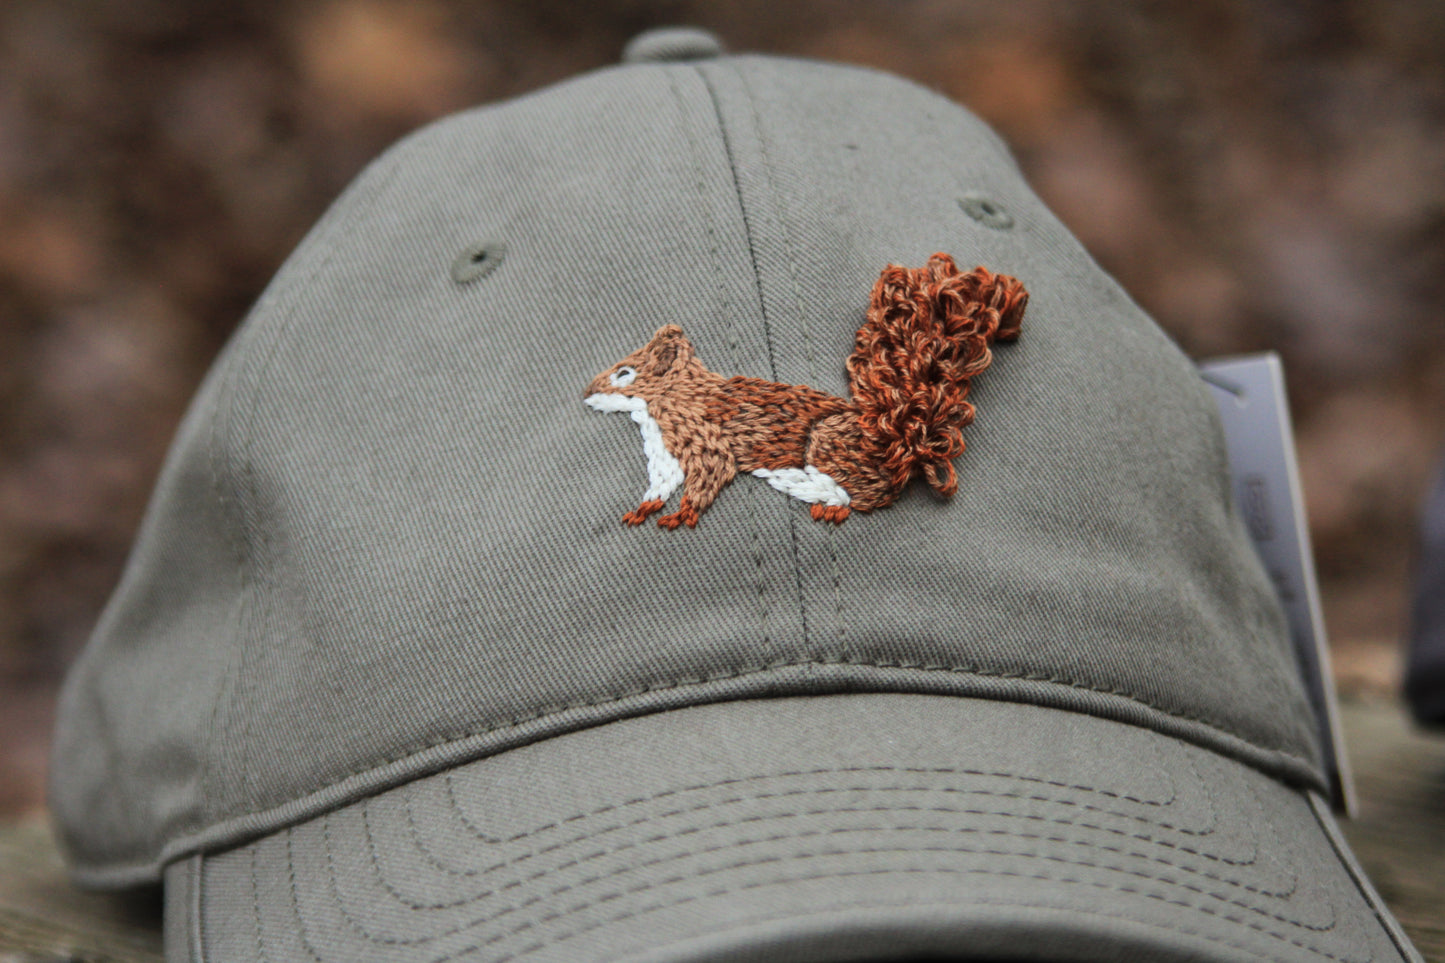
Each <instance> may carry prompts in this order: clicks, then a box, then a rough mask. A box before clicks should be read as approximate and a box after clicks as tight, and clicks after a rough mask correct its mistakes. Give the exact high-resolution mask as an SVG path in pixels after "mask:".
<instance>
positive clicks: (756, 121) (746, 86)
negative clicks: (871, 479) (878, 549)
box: [731, 61, 848, 657]
mask: <svg viewBox="0 0 1445 963" xmlns="http://www.w3.org/2000/svg"><path fill="white" fill-rule="evenodd" d="M731 67H732V69H733V72H734V73H735V74H736V75H737V78H738V83H739V85H740V86H741V87H742V89H743V93H744V94H745V95H746V97H747V100H748V111H749V113H750V114H751V115H752V119H753V130H754V132H756V134H757V137H758V150H759V151H760V152H761V154H762V158H763V173H764V175H765V176H766V177H767V182H768V188H769V191H770V193H771V194H772V197H773V202H774V203H773V210H774V213H775V215H776V218H777V222H778V228H779V230H780V231H781V232H782V235H783V236H782V247H783V260H784V263H785V264H786V267H787V270H788V280H789V284H790V286H791V293H792V298H793V311H794V315H795V317H796V319H797V328H798V333H799V334H800V335H801V336H802V339H803V362H804V366H805V368H806V374H807V382H806V383H807V384H817V372H818V358H817V353H816V351H815V349H814V347H813V337H812V335H811V334H809V332H808V315H807V312H805V311H804V310H803V294H802V283H801V281H800V278H799V274H800V272H799V270H798V254H797V251H798V242H797V239H796V238H795V237H794V236H793V229H792V227H791V226H790V225H789V224H788V212H787V211H786V210H785V209H784V208H783V205H782V204H781V203H779V202H778V198H779V197H780V196H781V192H780V191H779V190H778V177H777V169H776V166H775V165H774V163H773V157H772V154H771V153H770V152H769V149H768V135H767V133H766V132H765V131H764V130H763V122H762V117H761V115H760V114H759V113H758V99H757V96H756V94H755V93H754V91H753V88H752V85H751V84H750V83H749V82H748V76H747V73H746V72H745V71H744V70H743V69H742V68H741V67H740V66H739V65H738V64H737V62H736V61H734V62H733V63H732V64H731ZM758 284H759V288H760V289H761V285H762V278H761V276H759V279H758ZM788 521H789V524H790V526H791V527H792V535H793V559H794V562H795V563H796V565H797V578H798V607H799V611H800V614H801V617H802V622H803V642H804V644H805V645H806V644H807V643H808V641H809V633H808V617H807V606H806V603H805V602H804V595H803V590H802V581H803V566H802V561H801V555H800V554H799V548H798V539H799V532H798V519H797V518H796V516H795V515H794V514H793V513H789V518H788ZM835 528H836V526H828V528H827V530H826V531H825V532H824V541H825V544H826V545H827V547H828V563H829V571H830V572H831V574H832V588H833V616H834V621H835V623H836V626H837V631H836V633H835V635H836V644H837V647H838V648H837V651H838V653H839V655H840V657H841V656H842V654H843V653H846V652H847V649H848V646H847V642H846V641H845V640H846V638H847V629H846V625H845V622H844V619H843V600H842V596H841V582H842V572H841V569H840V566H839V563H838V541H837V532H836V531H835Z"/></svg>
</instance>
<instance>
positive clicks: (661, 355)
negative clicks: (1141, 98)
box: [645, 324, 693, 374]
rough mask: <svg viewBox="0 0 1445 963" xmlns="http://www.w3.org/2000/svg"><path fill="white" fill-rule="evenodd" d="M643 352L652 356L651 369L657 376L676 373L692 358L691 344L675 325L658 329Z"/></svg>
mask: <svg viewBox="0 0 1445 963" xmlns="http://www.w3.org/2000/svg"><path fill="white" fill-rule="evenodd" d="M645 350H646V352H647V353H648V354H650V355H652V367H653V370H654V371H655V372H656V373H657V374H667V373H669V372H671V371H676V370H677V369H679V368H681V367H682V366H683V365H685V364H687V363H688V362H689V361H691V360H692V358H693V350H692V342H690V341H688V340H687V335H685V334H683V333H682V328H679V327H678V326H677V325H675V324H669V325H666V326H664V327H661V328H658V330H657V333H656V334H654V335H653V336H652V340H651V341H649V342H647V348H646V349H645Z"/></svg>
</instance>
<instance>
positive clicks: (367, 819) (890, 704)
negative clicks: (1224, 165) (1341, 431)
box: [52, 30, 1417, 963]
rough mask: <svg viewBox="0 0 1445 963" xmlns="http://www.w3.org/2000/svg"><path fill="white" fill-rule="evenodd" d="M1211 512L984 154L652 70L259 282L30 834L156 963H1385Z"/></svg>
mask: <svg viewBox="0 0 1445 963" xmlns="http://www.w3.org/2000/svg"><path fill="white" fill-rule="evenodd" d="M975 265H977V266H978V268H977V269H974V266H975ZM985 369H986V370H985ZM639 399H640V400H639ZM623 414H626V415H627V417H621V415H623ZM639 430H640V434H641V438H640V439H639ZM1229 491H1230V490H1229V479H1228V469H1227V465H1226V460H1225V454H1224V450H1223V445H1222V441H1221V436H1220V428H1219V422H1218V415H1217V412H1216V411H1215V409H1214V402H1213V400H1212V398H1211V397H1210V395H1209V392H1208V390H1207V388H1206V386H1205V385H1204V383H1203V382H1202V381H1201V379H1200V377H1199V375H1198V373H1197V371H1196V369H1195V368H1194V367H1193V365H1192V364H1191V363H1190V361H1189V360H1188V359H1187V358H1186V357H1185V356H1184V355H1183V354H1182V353H1181V352H1180V351H1179V350H1178V348H1177V347H1176V346H1175V345H1174V344H1173V343H1171V341H1170V340H1169V339H1168V338H1167V337H1166V336H1165V335H1164V334H1163V333H1162V332H1161V331H1160V330H1159V329H1158V328H1157V327H1156V326H1155V324H1154V323H1153V322H1152V321H1151V320H1150V319H1149V318H1148V317H1147V316H1146V315H1145V314H1144V313H1143V312H1142V311H1141V310H1140V309H1139V308H1138V307H1136V306H1135V305H1134V304H1133V303H1132V302H1131V301H1130V300H1129V298H1128V297H1127V295H1125V294H1124V293H1123V292H1122V291H1121V290H1120V288H1119V287H1118V285H1117V284H1116V283H1115V282H1114V281H1113V280H1112V279H1110V278H1109V277H1108V276H1107V275H1106V274H1105V273H1104V272H1103V271H1102V270H1100V268H1099V267H1098V266H1097V265H1096V264H1095V263H1094V262H1093V261H1092V260H1091V259H1090V257H1089V256H1088V254H1087V253H1086V252H1085V251H1084V250H1083V248H1082V247H1081V246H1080V245H1079V243H1078V242H1077V241H1076V240H1075V239H1074V238H1073V237H1072V236H1071V235H1070V234H1069V233H1068V231H1067V230H1066V229H1065V228H1064V227H1063V226H1062V225H1061V224H1060V223H1059V222H1058V221H1057V220H1056V219H1055V218H1054V217H1053V215H1052V214H1050V213H1049V211H1048V210H1047V209H1046V208H1045V207H1044V206H1043V205H1042V204H1041V203H1040V201H1039V200H1038V199H1037V198H1036V197H1035V196H1034V195H1033V193H1032V192H1031V191H1030V190H1029V188H1028V187H1027V186H1026V185H1025V183H1024V181H1023V180H1022V178H1021V176H1020V174H1019V171H1018V169H1017V167H1016V166H1015V164H1014V161H1013V160H1012V159H1011V157H1010V156H1009V153H1008V151H1007V150H1006V148H1005V147H1004V146H1003V145H1002V144H1001V142H1000V141H999V139H998V138H997V137H996V136H995V135H994V134H993V133H992V132H991V131H990V130H989V128H988V127H986V126H985V125H984V124H983V123H981V122H980V121H979V120H977V119H976V118H974V117H973V116H972V115H971V114H969V113H968V112H966V111H965V110H964V109H962V108H961V107H958V106H956V105H955V104H953V103H951V102H949V101H948V100H946V99H944V98H942V97H940V96H938V95H936V94H934V93H932V92H929V91H927V90H924V89H922V88H920V87H918V86H915V85H913V84H911V83H909V82H906V81H904V80H901V79H898V78H896V77H892V76H889V75H886V74H882V73H878V72H875V71H872V70H865V69H858V68H853V67H844V66H835V65H828V64H822V63H815V62H808V61H802V60H792V59H782V58H776V57H765V56H731V55H727V54H725V53H723V51H722V50H721V48H720V45H719V44H718V43H717V41H716V40H714V39H713V38H711V37H710V36H708V35H707V34H703V33H699V32H697V31H687V30H670V31H663V32H660V33H651V34H646V35H644V36H643V37H640V38H638V39H637V40H636V41H634V42H633V43H632V44H631V45H630V46H629V48H628V50H627V52H626V55H625V57H624V62H623V63H622V64H621V65H619V66H616V67H612V68H609V69H603V70H599V71H597V72H594V73H589V74H586V75H584V76H581V77H578V78H576V79H573V80H570V81H568V82H565V83H562V84H559V85H557V86H555V87H551V88H549V89H546V90H543V91H540V92H537V93H533V94H530V95H528V96H524V97H521V98H519V99H517V100H514V101H511V102H508V103H503V104H499V105H494V106H487V107H483V108H480V109H476V110H472V111H468V112H465V113H462V114H459V115H456V116H454V117H450V118H447V119H445V120H442V121H440V122H438V123H436V124H433V125H431V126H429V127H427V128H425V129H423V130H421V131H419V132H417V133H415V134H413V135H411V136H410V137H408V138H406V139H405V140H403V141H402V142H401V143H400V144H398V145H397V146H395V147H393V148H392V149H391V150H389V151H388V152H386V153H385V154H384V155H383V156H382V157H381V158H379V159H378V160H377V161H375V162H374V163H373V164H372V165H371V166H370V167H369V168H368V169H367V170H366V171H365V172H364V173H363V174H362V175H361V176H360V177H359V178H358V179H357V181H356V182H355V183H354V184H353V185H352V186H351V187H350V188H348V189H347V190H346V192H345V193H344V194H343V195H342V196H341V198H340V199H339V200H338V201H337V202H336V203H335V205H334V206H333V207H332V208H331V210H330V211H329V212H328V213H327V214H326V215H325V216H324V217H323V218H322V220H321V221H320V223H319V224H318V225H317V226H316V227H315V228H314V229H313V230H312V232H311V233H310V234H309V236H308V237H307V238H306V239H305V240H304V241H303V242H302V244H301V245H300V247H299V248H298V249H297V250H296V252H295V253H294V254H293V255H292V257H291V258H290V259H289V260H288V261H287V262H286V264H285V265H284V266H283V267H282V269H281V271H280V272H279V274H278V275H277V277H276V278H275V280H274V281H273V282H272V283H271V285H270V286H269V287H268V289H267V290H266V291H265V293H264V294H263V295H262V296H261V298H260V300H259V302H258V303H257V305H256V306H255V307H254V309H253V310H252V312H251V313H250V315H249V317H248V318H247V319H246V321H245V322H244V324H243V325H242V326H241V327H240V329H239V330H238V331H237V333H236V335H235V336H234V338H233V339H232V340H231V342H230V343H229V344H228V346H227V347H226V348H225V349H224V351H223V352H222V355H221V357H220V358H219V359H218V361H217V363H216V365H215V366H214V368H213V369H212V371H211V372H210V374H209V375H208V377H207V379H206V381H205V383H204V385H203V386H202V388H201V389H200V392H199V394H198V396H197V398H196V399H195V401H194V403H193V405H192V407H191V410H190V411H189V413H188V414H187V416H186V418H185V420H184V422H183V424H182V426H181V428H180V431H179V434H178V437H177V438H176V440H175V443H174V445H173V448H172V450H171V452H170V455H169V457H168V460H167V462H166V464H165V466H164V468H163V471H162V474H161V477H160V480H159V482H158V485H157V488H156V492H155V494H154V497H153V500H152V503H151V505H150V508H149V510H148V512H147V515H146V518H145V520H144V522H143V524H142V529H141V532H140V535H139V537H138V539H137V541H136V544H135V547H134V549H133V553H132V556H131V558H130V560H129V563H128V566H127V568H126V570H125V573H124V575H123V577H122V580H121V582H120V585H119V587H118V588H117V590H116V592H115V595H114V597H113V598H112V600H111V602H110V604H109V606H108V607H107V608H106V610H105V612H104V614H103V616H102V619H101V621H100V624H99V626H98V627H97V629H96V632H95V635H94V637H93V639H92V640H91V642H90V644H89V645H88V646H87V648H86V649H85V651H84V652H83V653H82V654H81V656H80V658H79V660H78V662H77V664H76V665H75V667H74V668H73V670H72V672H71V674H70V676H69V678H68V680H67V684H66V687H65V690H64V693H63V696H62V702H61V707H60V711H59V720H58V726H57V731H56V736H55V750H54V765H53V777H52V781H53V785H52V802H53V809H54V813H55V818H56V821H57V825H58V829H59V835H60V837H61V840H62V843H63V846H64V849H65V850H66V851H67V853H68V856H69V859H70V861H71V866H72V869H73V872H74V875H75V877H76V878H77V879H78V880H79V881H81V882H82V883H86V884H91V885H98V886H126V885H133V884H141V883H147V882H154V881H157V880H163V881H164V886H165V943H166V954H167V958H168V959H169V960H173V961H180V960H194V961H201V960H205V961H228V963H231V961H246V960H250V961H273V963H274V961H282V960H307V961H313V960H326V961H331V960H347V961H364V960H389V961H396V960H400V961H411V960H427V961H443V960H477V961H491V963H501V961H514V960H515V961H562V960H566V961H591V960H609V961H633V963H641V961H652V963H673V961H742V960H755V961H789V963H797V961H838V960H855V961H877V960H884V959H903V958H913V957H916V956H929V955H931V956H932V957H934V958H939V959H980V958H1007V959H1015V960H1125V959H1149V960H1242V959H1269V960H1305V959H1309V960H1319V959H1326V960H1336V961H1364V960H1382V959H1416V958H1417V957H1415V956H1414V953H1413V950H1411V949H1410V948H1409V946H1408V943H1407V942H1406V940H1405V939H1404V937H1403V936H1402V935H1401V934H1400V931H1399V929H1398V926H1397V925H1396V924H1395V923H1394V922H1393V920H1392V919H1391V918H1390V916H1389V914H1388V912H1387V911H1386V910H1385V908H1384V907H1383V905H1382V904H1381V902H1380V900H1379V898H1378V896H1377V895H1376V894H1375V893H1374V892H1373V890H1372V889H1371V888H1370V886H1369V884H1368V882H1367V881H1366V880H1365V878H1364V877H1363V875H1362V873H1361V872H1360V870H1359V868H1358V866H1357V865H1356V864H1355V862H1354V860H1353V859H1352V857H1351V856H1350V854H1349V852H1348V850H1347V848H1346V846H1345V843H1344V842H1343V840H1342V838H1341V835H1340V832H1339V829H1338V827H1337V826H1336V824H1335V822H1334V820H1333V817H1332V816H1331V814H1330V812H1329V807H1328V803H1327V802H1326V801H1325V794H1326V792H1327V788H1326V781H1325V776H1324V774H1323V773H1322V771H1321V748H1320V746H1319V745H1318V742H1317V739H1316V736H1315V734H1314V733H1315V727H1314V724H1313V720H1312V718H1311V715H1310V708H1309V705H1308V703H1307V700H1306V698H1305V695H1304V691H1303V687H1302V683H1301V680H1300V674H1299V670H1298V667H1297V665H1296V663H1295V659H1294V656H1293V654H1292V651H1291V647H1290V642H1289V639H1288V637H1287V632H1286V629H1285V626H1284V622H1283V619H1282V616H1281V613H1280V609H1279V606H1278V604H1277V601H1276V599H1275V598H1274V596H1273V593H1272V589H1271V586H1270V582H1269V579H1268V577H1267V576H1266V574H1265V572H1264V571H1263V569H1262V567H1261V565H1260V563H1259V562H1258V560H1257V558H1256V556H1255V555H1254V554H1253V550H1252V549H1251V547H1250V544H1249V542H1248V538H1247V536H1246V534H1245V532H1244V529H1243V527H1242V525H1241V523H1240V521H1239V518H1238V516H1237V514H1236V512H1235V510H1234V508H1233V506H1232V504H1231V500H1230V493H1229ZM639 493H641V494H640V496H639ZM655 503H661V504H660V505H659V504H655ZM664 509H666V510H664Z"/></svg>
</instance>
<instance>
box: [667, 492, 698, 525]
mask: <svg viewBox="0 0 1445 963" xmlns="http://www.w3.org/2000/svg"><path fill="white" fill-rule="evenodd" d="M699 514H700V513H699V512H698V510H697V506H695V505H694V504H693V503H692V500H691V499H690V498H688V497H687V496H685V495H684V496H683V499H682V504H681V505H679V506H678V508H677V511H675V512H673V513H672V514H671V515H664V516H662V517H661V518H659V519H658V520H657V525H658V527H659V528H665V529H667V530H669V531H671V530H673V529H675V528H677V527H678V526H679V525H686V526H687V527H688V528H697V520H698V516H699Z"/></svg>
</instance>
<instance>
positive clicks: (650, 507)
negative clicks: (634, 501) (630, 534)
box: [622, 498, 666, 525]
mask: <svg viewBox="0 0 1445 963" xmlns="http://www.w3.org/2000/svg"><path fill="white" fill-rule="evenodd" d="M664 504H666V503H665V502H663V500H662V499H660V498H652V499H648V500H647V501H645V502H643V503H642V504H641V505H638V506H637V509H636V510H635V511H630V512H628V513H627V514H626V515H623V516H622V520H623V521H624V522H626V523H627V524H629V525H641V524H642V523H643V522H645V521H647V519H648V518H649V517H651V516H653V515H656V514H657V513H658V512H660V511H662V506H663V505H664Z"/></svg>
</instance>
